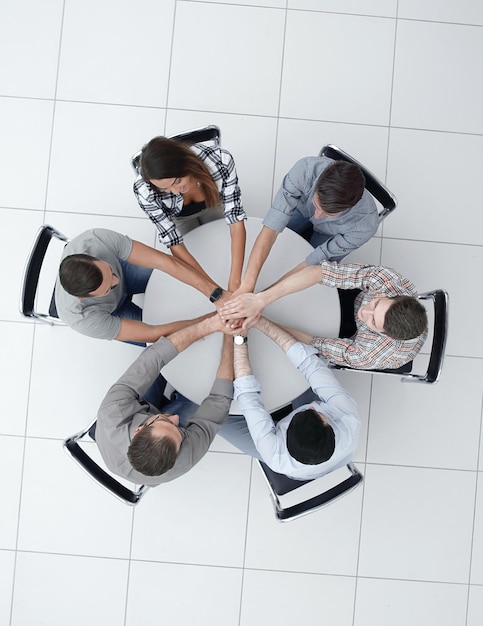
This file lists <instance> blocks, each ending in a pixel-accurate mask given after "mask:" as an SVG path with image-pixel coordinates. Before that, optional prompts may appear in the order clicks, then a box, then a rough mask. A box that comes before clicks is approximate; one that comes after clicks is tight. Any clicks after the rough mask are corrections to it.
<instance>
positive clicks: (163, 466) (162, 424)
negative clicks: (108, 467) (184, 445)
mask: <svg viewBox="0 0 483 626" xmlns="http://www.w3.org/2000/svg"><path fill="white" fill-rule="evenodd" d="M182 441H183V431H182V430H181V429H180V428H179V416H178V415H170V414H169V413H159V414H158V415H153V416H150V417H149V418H148V419H147V420H146V421H145V422H144V423H143V424H141V426H139V427H138V428H136V430H135V431H134V436H133V438H132V441H131V444H130V446H129V448H128V451H127V458H128V459H129V462H130V463H131V465H132V466H133V468H134V469H135V470H137V471H138V472H140V473H141V474H144V475H145V476H161V474H164V473H165V472H167V471H169V470H170V469H171V468H172V467H173V466H174V464H175V462H176V459H177V458H178V453H179V449H180V447H181V442H182Z"/></svg>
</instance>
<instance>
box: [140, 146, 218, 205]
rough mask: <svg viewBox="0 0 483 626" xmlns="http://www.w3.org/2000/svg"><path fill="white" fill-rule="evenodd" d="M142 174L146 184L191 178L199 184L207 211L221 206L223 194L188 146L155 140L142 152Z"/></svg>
mask: <svg viewBox="0 0 483 626" xmlns="http://www.w3.org/2000/svg"><path fill="white" fill-rule="evenodd" d="M140 171H141V176H142V177H143V180H144V181H145V182H147V183H150V181H151V180H161V179H163V178H180V177H181V176H191V177H192V178H194V179H195V180H196V181H198V182H199V183H200V185H201V188H202V190H203V192H204V194H205V202H206V206H207V207H209V208H213V207H217V206H218V205H219V204H220V192H219V191H218V188H217V186H216V183H215V181H214V180H213V177H212V176H211V174H210V172H209V170H208V168H207V167H206V165H205V164H204V163H203V161H202V160H201V159H200V158H199V157H198V156H197V155H196V154H195V153H194V152H193V151H192V150H190V149H189V147H188V146H187V145H186V144H185V143H181V142H180V141H176V140H175V139H168V138H167V137H154V139H151V141H150V142H149V143H147V144H146V145H145V146H144V148H143V149H142V152H141V159H140Z"/></svg>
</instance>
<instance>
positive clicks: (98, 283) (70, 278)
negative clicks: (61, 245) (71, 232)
mask: <svg viewBox="0 0 483 626" xmlns="http://www.w3.org/2000/svg"><path fill="white" fill-rule="evenodd" d="M59 278H60V284H61V285H62V287H63V288H64V289H65V290H66V291H67V293H70V295H71V296H77V297H78V298H89V297H98V298H100V297H102V296H107V294H108V293H109V292H110V291H111V289H112V288H113V287H115V286H116V285H117V284H118V283H119V278H118V277H117V276H116V275H115V274H114V272H113V269H112V267H111V265H109V263H106V262H105V261H101V260H100V259H97V258H96V257H94V256H90V255H89V254H71V255H69V256H66V257H65V259H64V260H63V261H62V263H61V264H60V268H59Z"/></svg>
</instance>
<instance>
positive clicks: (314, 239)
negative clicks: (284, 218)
mask: <svg viewBox="0 0 483 626" xmlns="http://www.w3.org/2000/svg"><path fill="white" fill-rule="evenodd" d="M287 228H290V230H293V231H294V232H295V233H298V234H299V235H300V236H301V237H303V238H304V239H305V240H306V241H308V242H309V243H310V245H311V246H312V247H313V248H318V247H319V246H320V245H322V244H323V243H324V242H325V241H327V239H330V237H331V235H327V234H325V233H319V232H317V231H315V230H314V225H313V224H312V222H311V221H310V219H309V218H308V217H304V216H303V215H302V213H300V211H299V210H298V209H295V211H294V212H293V215H292V217H291V218H290V221H289V223H288V224H287Z"/></svg>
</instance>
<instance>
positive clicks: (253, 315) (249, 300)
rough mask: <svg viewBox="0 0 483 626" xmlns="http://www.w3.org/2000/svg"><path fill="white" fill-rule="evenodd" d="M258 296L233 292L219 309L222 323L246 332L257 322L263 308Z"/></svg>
mask: <svg viewBox="0 0 483 626" xmlns="http://www.w3.org/2000/svg"><path fill="white" fill-rule="evenodd" d="M260 296H261V294H254V293H237V292H235V293H234V294H233V295H232V297H231V298H229V299H228V301H227V302H226V304H225V305H224V306H223V307H221V309H220V311H219V312H220V315H221V319H222V321H223V323H224V324H225V325H226V326H228V327H229V328H238V329H240V328H241V329H242V330H243V331H244V332H247V331H248V329H249V328H251V327H252V326H254V325H255V324H256V323H257V322H258V320H259V319H260V316H261V314H262V313H263V309H264V308H265V307H264V305H263V302H261V298H260Z"/></svg>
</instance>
